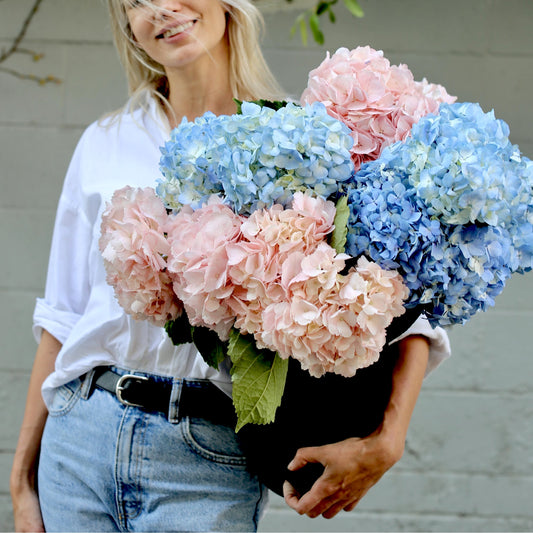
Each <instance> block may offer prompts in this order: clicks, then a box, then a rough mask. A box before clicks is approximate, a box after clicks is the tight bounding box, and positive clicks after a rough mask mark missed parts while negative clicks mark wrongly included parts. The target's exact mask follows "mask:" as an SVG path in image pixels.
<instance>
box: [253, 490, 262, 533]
mask: <svg viewBox="0 0 533 533" xmlns="http://www.w3.org/2000/svg"><path fill="white" fill-rule="evenodd" d="M257 484H258V485H259V498H258V499H257V502H256V504H255V513H254V516H253V521H254V525H255V529H256V531H257V528H258V527H259V520H260V519H261V503H262V501H263V499H264V498H265V495H264V490H265V487H264V486H263V484H262V483H260V482H259V481H258V482H257Z"/></svg>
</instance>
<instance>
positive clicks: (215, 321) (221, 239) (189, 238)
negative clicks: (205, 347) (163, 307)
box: [165, 196, 243, 340]
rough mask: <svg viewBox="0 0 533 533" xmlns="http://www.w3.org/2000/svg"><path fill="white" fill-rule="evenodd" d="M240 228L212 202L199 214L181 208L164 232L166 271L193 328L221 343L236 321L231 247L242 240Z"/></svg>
mask: <svg viewBox="0 0 533 533" xmlns="http://www.w3.org/2000/svg"><path fill="white" fill-rule="evenodd" d="M242 222H243V218H242V217H240V216H238V215H236V214H235V213H234V212H233V211H232V210H231V209H230V208H229V207H228V206H226V205H224V204H223V203H222V201H221V200H220V199H218V198H217V197H214V196H213V197H212V198H211V199H210V201H209V202H208V204H207V205H205V206H204V207H202V208H200V209H197V210H196V211H193V210H192V209H191V208H190V207H188V206H185V207H183V208H182V209H181V211H180V212H179V213H177V214H176V215H173V216H170V217H169V219H168V223H167V225H166V226H165V230H166V232H167V234H168V242H169V244H170V258H169V261H168V270H169V272H170V273H171V276H172V278H173V280H174V290H175V292H176V294H177V295H178V297H179V298H180V300H181V301H182V302H183V304H184V306H185V310H186V312H187V316H188V318H189V322H190V323H191V325H193V326H204V327H208V328H210V329H212V330H214V331H216V332H217V333H218V335H219V337H220V338H221V339H222V340H226V339H227V338H228V333H229V330H230V329H231V327H232V325H233V322H234V320H235V313H234V312H233V311H232V303H231V301H232V299H233V298H234V292H235V291H236V289H237V288H236V286H235V285H234V284H233V282H232V280H231V279H230V278H229V276H228V269H229V264H228V247H229V246H230V245H231V244H233V243H236V242H238V241H239V239H240V238H241V224H242Z"/></svg>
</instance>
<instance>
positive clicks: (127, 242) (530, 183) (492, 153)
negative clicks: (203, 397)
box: [101, 47, 533, 429]
mask: <svg viewBox="0 0 533 533" xmlns="http://www.w3.org/2000/svg"><path fill="white" fill-rule="evenodd" d="M454 100H455V99H454V98H453V97H451V96H449V95H448V94H447V92H446V90H445V89H444V88H443V87H441V86H438V85H433V84H430V83H428V82H427V81H426V80H423V81H422V82H416V81H414V79H413V76H412V74H411V73H410V71H409V70H408V68H407V67H406V66H404V65H400V66H391V65H390V63H389V62H388V61H387V60H386V59H385V58H384V57H383V54H382V53H381V52H376V51H375V50H372V49H371V48H369V47H364V48H358V49H356V50H353V51H348V50H346V49H340V50H339V51H338V52H337V53H336V54H334V55H333V56H332V57H329V55H328V57H327V58H326V60H325V61H324V63H323V64H322V65H320V67H318V68H317V69H316V70H314V71H312V72H311V74H310V81H309V86H308V88H307V89H306V90H305V91H304V93H303V95H302V105H295V104H290V103H289V104H287V103H276V104H275V105H274V104H272V103H269V104H267V105H258V104H257V103H250V102H243V103H242V106H241V112H240V113H239V114H236V115H233V116H218V117H217V116H215V115H213V114H210V113H206V114H205V115H204V116H202V117H200V118H198V119H196V120H195V121H194V122H188V121H187V120H186V119H184V120H183V122H182V123H181V124H180V126H179V127H178V128H176V129H175V130H174V131H173V132H172V135H171V138H170V140H169V141H168V142H167V143H166V144H165V146H164V147H162V148H161V152H162V157H161V173H162V178H160V180H159V182H158V184H157V187H156V191H154V190H153V189H145V190H134V189H130V188H126V189H123V190H121V191H118V192H117V193H116V194H115V197H114V198H113V201H112V204H111V205H110V206H109V208H108V210H107V211H106V213H105V214H104V218H103V224H102V230H103V231H102V239H101V249H102V253H103V257H104V260H105V264H106V268H107V271H108V279H109V282H110V283H111V284H112V285H113V286H114V288H115V292H116V295H117V299H118V300H119V302H120V304H121V305H122V306H123V307H124V309H125V310H126V312H128V313H130V314H132V315H133V316H134V317H135V318H146V319H149V320H152V321H153V322H154V323H156V324H158V325H163V324H164V325H165V326H166V329H167V331H168V333H169V335H170V336H171V338H172V339H173V340H174V341H175V342H176V343H179V342H190V341H194V342H196V344H197V346H198V347H199V350H200V352H201V353H202V354H203V355H204V358H205V359H206V361H208V362H209V364H211V365H213V366H215V367H218V365H219V363H220V362H221V361H222V360H223V359H224V358H225V357H226V356H229V357H230V358H231V361H232V370H231V372H232V380H233V398H234V403H235V407H236V412H237V415H238V418H239V421H238V425H237V429H240V428H241V427H242V426H244V425H245V424H247V423H258V424H264V423H267V422H270V421H272V420H273V419H274V415H275V412H276V408H277V406H278V405H279V403H280V401H281V397H282V394H283V387H284V383H285V376H286V372H287V361H288V358H294V359H296V360H298V361H299V363H300V364H301V366H302V368H303V369H305V370H307V371H309V373H310V374H311V375H313V376H316V377H320V376H323V375H324V374H325V373H336V374H340V375H341V376H346V377H349V376H353V375H354V374H355V373H356V371H357V370H358V369H360V368H364V367H368V366H369V365H372V364H373V363H374V362H375V361H376V360H377V359H378V358H379V356H380V353H381V350H382V349H383V346H384V345H385V342H386V333H387V328H388V327H389V326H390V324H391V322H392V321H393V319H394V318H395V317H399V316H400V315H401V314H402V313H403V312H404V311H405V309H406V308H415V309H419V310H420V311H421V312H424V313H425V314H426V315H427V316H428V318H429V319H430V321H431V323H432V324H433V325H439V324H440V325H448V324H454V323H460V322H464V321H465V320H467V319H468V318H470V317H471V316H472V315H473V314H474V313H476V312H477V311H479V310H484V309H486V307H487V306H488V305H492V303H493V300H494V297H495V296H496V295H497V294H498V293H499V292H501V290H502V288H503V286H504V283H505V281H506V279H507V278H508V277H509V276H510V275H511V274H512V273H514V272H525V271H527V270H530V269H531V268H532V266H533V165H532V163H531V161H530V160H529V159H527V158H525V157H523V156H522V155H521V154H520V151H519V150H518V148H517V147H516V146H513V145H512V144H511V143H510V142H509V140H508V133H509V132H508V128H507V126H506V125H505V123H503V122H502V121H500V120H496V119H495V118H494V115H493V114H492V113H488V114H485V113H483V111H482V110H481V109H480V107H479V106H478V105H476V104H454V103H453V102H454ZM263 104H264V103H263ZM198 331H201V332H202V333H201V335H198V334H197V333H198ZM206 338H207V339H208V341H207V342H206V341H205V339H206Z"/></svg>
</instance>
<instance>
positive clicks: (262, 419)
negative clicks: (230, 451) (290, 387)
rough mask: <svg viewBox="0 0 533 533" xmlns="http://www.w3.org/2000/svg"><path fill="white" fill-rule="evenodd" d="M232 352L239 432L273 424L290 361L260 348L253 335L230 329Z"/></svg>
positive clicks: (229, 347) (230, 347)
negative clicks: (250, 425)
mask: <svg viewBox="0 0 533 533" xmlns="http://www.w3.org/2000/svg"><path fill="white" fill-rule="evenodd" d="M228 355H229V356H230V358H231V361H232V363H233V365H232V368H231V378H232V381H233V404H234V406H235V411H236V413H237V427H236V428H235V431H239V430H240V429H241V428H242V427H243V426H245V425H246V424H269V423H271V422H273V421H274V418H275V416H276V409H277V408H278V407H279V405H280V404H281V398H282V396H283V390H284V389H285V381H286V378H287V369H288V367H289V362H288V360H286V359H281V357H279V356H278V355H277V354H276V353H274V352H271V351H269V350H259V349H258V348H257V346H256V345H255V341H254V339H253V337H250V336H243V335H241V334H240V333H239V332H238V331H236V330H232V331H231V332H230V339H229V345H228Z"/></svg>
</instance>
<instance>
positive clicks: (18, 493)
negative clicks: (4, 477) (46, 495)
mask: <svg viewBox="0 0 533 533" xmlns="http://www.w3.org/2000/svg"><path fill="white" fill-rule="evenodd" d="M11 498H12V501H13V517H14V519H15V531H21V532H25V531H28V532H30V531H33V532H41V531H45V529H44V524H43V519H42V517H41V508H40V506H39V497H38V496H37V493H36V492H35V490H34V489H33V488H31V486H27V487H26V488H15V487H14V486H13V485H12V489H11Z"/></svg>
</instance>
